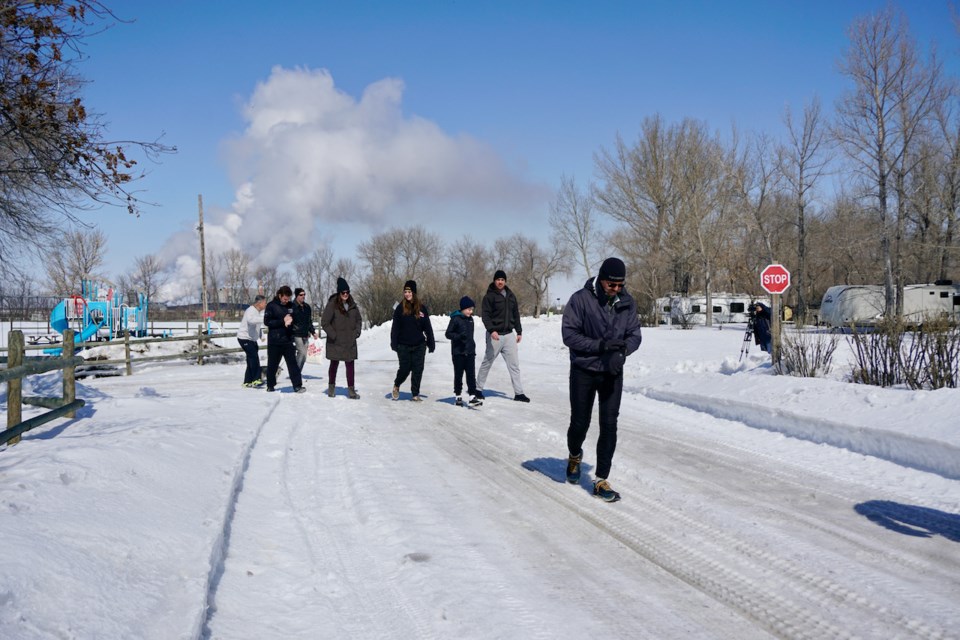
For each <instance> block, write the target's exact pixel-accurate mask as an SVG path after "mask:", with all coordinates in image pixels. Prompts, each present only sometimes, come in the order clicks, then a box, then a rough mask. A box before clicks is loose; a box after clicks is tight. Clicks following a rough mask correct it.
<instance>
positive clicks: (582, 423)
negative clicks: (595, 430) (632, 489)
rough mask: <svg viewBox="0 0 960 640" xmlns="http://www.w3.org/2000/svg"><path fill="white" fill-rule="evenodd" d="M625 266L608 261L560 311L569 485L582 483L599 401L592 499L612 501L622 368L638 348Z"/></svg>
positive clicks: (615, 260)
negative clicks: (566, 363)
mask: <svg viewBox="0 0 960 640" xmlns="http://www.w3.org/2000/svg"><path fill="white" fill-rule="evenodd" d="M626 273H627V270H626V267H625V266H624V264H623V261H622V260H620V259H618V258H607V259H606V260H604V261H603V265H602V266H601V267H600V272H599V273H598V274H597V277H596V278H592V279H590V280H587V282H586V284H584V286H583V288H582V289H580V290H579V291H577V292H575V293H574V294H573V295H572V296H570V301H569V302H568V303H567V306H566V307H564V309H563V324H562V325H561V326H562V329H561V335H562V336H563V344H565V345H567V347H569V348H570V428H569V429H568V430H567V449H568V450H569V452H570V458H569V460H568V462H567V482H570V483H571V484H579V483H580V462H581V461H582V460H583V441H584V440H585V439H586V437H587V431H588V430H589V429H590V417H591V415H592V413H593V402H594V399H596V398H599V399H600V412H599V413H600V437H599V438H598V439H597V467H596V474H595V480H594V483H593V495H595V496H597V497H599V498H601V499H603V500H606V501H607V502H615V501H617V500H619V499H620V494H619V493H617V492H616V491H614V490H613V489H612V488H611V487H610V483H609V482H607V477H608V476H609V474H610V466H611V464H612V462H613V452H614V450H616V448H617V418H618V417H619V415H620V396H621V394H622V393H623V364H624V362H625V361H626V359H627V356H628V355H630V354H631V353H633V352H634V351H636V350H637V349H638V348H639V347H640V320H639V317H638V315H637V303H636V302H635V301H634V299H633V297H632V296H631V295H630V294H629V293H627V291H626V289H624V288H623V286H624V280H625V279H626Z"/></svg>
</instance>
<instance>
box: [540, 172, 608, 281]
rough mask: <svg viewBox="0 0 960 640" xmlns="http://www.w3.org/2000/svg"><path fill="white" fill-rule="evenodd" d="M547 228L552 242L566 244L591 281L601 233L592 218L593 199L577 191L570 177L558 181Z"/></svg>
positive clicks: (594, 217) (594, 218) (594, 219)
mask: <svg viewBox="0 0 960 640" xmlns="http://www.w3.org/2000/svg"><path fill="white" fill-rule="evenodd" d="M550 228H551V229H552V230H553V241H554V243H563V244H565V245H566V246H567V247H568V248H569V250H570V252H571V253H572V254H573V255H575V256H577V260H578V262H579V263H580V265H581V266H583V270H584V273H585V274H586V276H587V278H590V277H591V276H592V275H593V266H594V265H595V264H596V262H597V255H596V248H597V244H598V243H599V242H600V234H599V233H598V230H597V220H596V216H594V215H593V199H592V198H591V196H590V195H589V193H584V192H582V191H580V190H579V189H578V188H577V185H576V182H575V180H574V179H573V178H572V177H567V176H563V177H561V178H560V189H559V190H558V191H557V196H556V199H555V200H554V201H553V202H552V203H551V205H550Z"/></svg>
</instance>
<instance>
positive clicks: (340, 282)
mask: <svg viewBox="0 0 960 640" xmlns="http://www.w3.org/2000/svg"><path fill="white" fill-rule="evenodd" d="M344 291H346V292H347V293H350V285H348V284H347V281H346V280H344V279H343V278H337V293H343V292H344Z"/></svg>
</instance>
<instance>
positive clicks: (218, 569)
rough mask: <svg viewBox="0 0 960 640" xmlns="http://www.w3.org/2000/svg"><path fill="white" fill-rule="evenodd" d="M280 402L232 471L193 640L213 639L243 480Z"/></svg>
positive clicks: (274, 402)
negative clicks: (201, 639) (217, 606)
mask: <svg viewBox="0 0 960 640" xmlns="http://www.w3.org/2000/svg"><path fill="white" fill-rule="evenodd" d="M279 403H280V399H279V398H276V399H274V401H273V402H272V403H271V404H270V405H269V408H268V409H267V412H266V414H265V415H264V416H263V418H262V419H261V420H260V424H259V425H257V429H256V431H255V432H254V434H253V437H252V438H250V441H249V442H247V446H246V448H245V449H244V451H243V455H242V456H240V462H239V464H238V465H237V466H236V468H235V469H234V471H233V481H232V483H231V490H230V495H229V497H228V499H227V504H226V505H225V508H224V513H223V521H222V522H221V524H220V534H219V535H218V536H217V541H216V543H215V544H214V545H213V549H212V551H211V554H210V570H209V572H208V573H207V581H206V582H207V588H206V593H207V601H206V603H205V606H204V607H203V611H204V615H203V618H202V619H201V620H198V623H197V625H196V626H195V628H194V630H193V631H192V633H191V636H192V637H193V638H209V636H210V626H209V625H210V619H211V617H212V616H213V614H214V612H215V611H216V609H215V601H216V596H217V589H218V588H219V586H220V580H221V578H222V577H223V570H224V566H225V563H226V558H227V553H228V552H229V550H230V533H231V529H232V527H233V518H234V516H235V515H236V510H237V502H238V501H239V499H240V493H241V492H242V491H243V480H244V477H245V476H246V473H247V469H249V468H250V457H251V455H252V454H253V450H254V449H255V448H256V446H257V442H258V441H259V440H260V434H262V433H263V430H264V427H265V426H266V425H267V424H268V423H269V422H270V417H271V416H272V415H273V412H274V410H275V409H276V407H277V405H278V404H279Z"/></svg>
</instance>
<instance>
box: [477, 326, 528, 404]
mask: <svg viewBox="0 0 960 640" xmlns="http://www.w3.org/2000/svg"><path fill="white" fill-rule="evenodd" d="M519 351H520V350H519V349H518V348H517V334H515V333H513V332H512V331H511V332H510V333H508V334H500V339H499V340H494V339H493V338H491V337H490V333H489V332H487V350H486V352H485V353H484V354H483V362H482V363H481V364H480V371H479V372H477V389H478V390H480V391H483V389H484V385H485V383H486V382H487V374H488V373H490V367H491V365H493V361H494V360H496V359H497V356H503V361H504V362H506V363H507V371H508V372H509V373H510V383H511V384H513V394H514V395H520V394H521V393H523V383H522V382H520V353H519Z"/></svg>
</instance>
